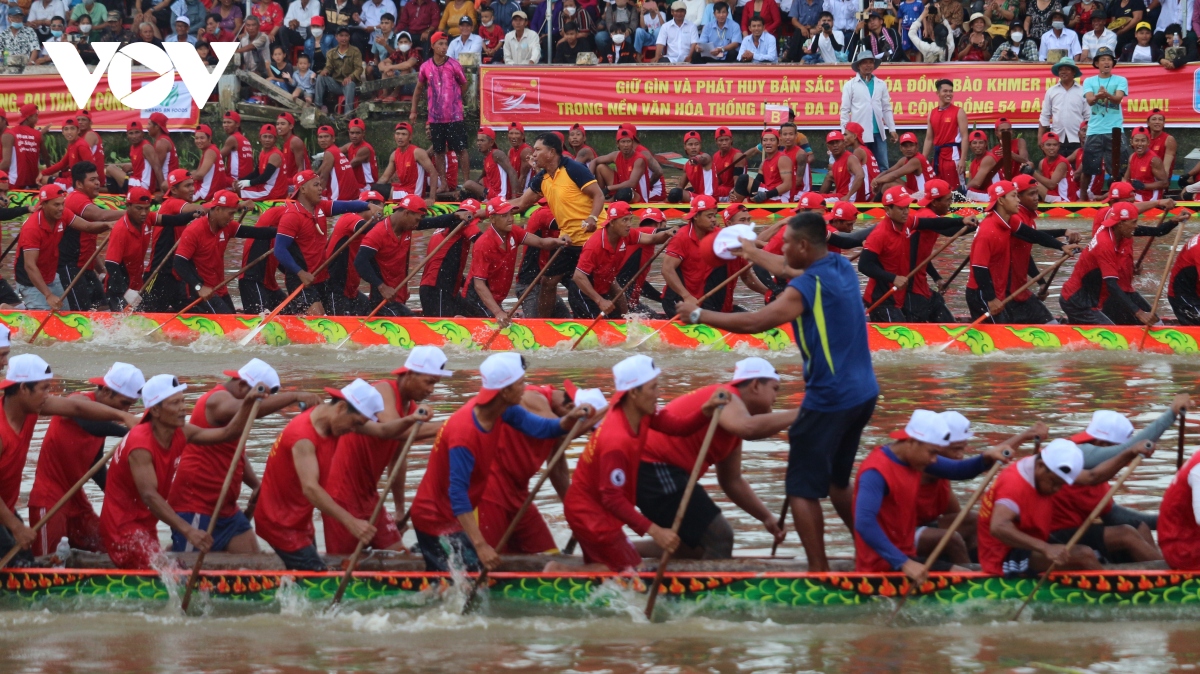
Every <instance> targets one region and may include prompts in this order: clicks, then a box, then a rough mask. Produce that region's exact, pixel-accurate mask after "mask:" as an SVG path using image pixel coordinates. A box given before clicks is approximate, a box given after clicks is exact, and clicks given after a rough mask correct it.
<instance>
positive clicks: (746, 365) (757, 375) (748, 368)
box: [729, 356, 779, 384]
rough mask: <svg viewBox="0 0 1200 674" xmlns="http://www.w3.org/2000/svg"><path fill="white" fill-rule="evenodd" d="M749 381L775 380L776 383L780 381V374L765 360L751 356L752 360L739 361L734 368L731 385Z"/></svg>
mask: <svg viewBox="0 0 1200 674" xmlns="http://www.w3.org/2000/svg"><path fill="white" fill-rule="evenodd" d="M748 379H774V380H775V381H779V373H778V372H776V371H775V367H774V366H772V365H771V364H770V363H769V362H767V360H766V359H765V358H759V357H758V356H751V357H750V358H745V359H742V360H739V361H738V362H737V364H736V365H734V366H733V379H731V380H730V381H729V383H730V384H740V383H741V382H744V381H746V380H748Z"/></svg>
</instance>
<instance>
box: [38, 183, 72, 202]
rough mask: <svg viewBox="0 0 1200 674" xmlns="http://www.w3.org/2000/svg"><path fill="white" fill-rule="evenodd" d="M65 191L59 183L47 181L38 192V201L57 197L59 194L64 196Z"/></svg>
mask: <svg viewBox="0 0 1200 674" xmlns="http://www.w3.org/2000/svg"><path fill="white" fill-rule="evenodd" d="M66 193H67V191H66V190H65V189H63V186H62V185H59V184H58V183H49V184H47V185H46V186H45V187H43V188H42V191H41V192H38V201H39V202H42V201H50V200H51V199H57V198H59V197H61V196H65V195H66Z"/></svg>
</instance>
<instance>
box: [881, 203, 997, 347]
mask: <svg viewBox="0 0 1200 674" xmlns="http://www.w3.org/2000/svg"><path fill="white" fill-rule="evenodd" d="M988 195H989V196H990V198H991V201H990V202H989V203H988V207H987V210H988V216H987V217H986V218H984V219H983V222H982V223H980V225H979V231H977V232H975V238H974V239H973V240H972V241H971V272H970V277H969V278H968V279H967V293H966V294H967V308H968V309H970V311H971V318H972V319H977V318H979V317H980V316H982V315H983V314H985V313H987V314H989V317H988V320H989V321H990V322H992V323H1006V322H1008V320H1007V317H1006V315H1005V314H1004V311H1003V307H1001V306H1000V301H1001V300H1003V299H1004V298H1006V297H1008V291H1009V287H1008V284H1009V277H1010V276H1011V269H1010V267H1009V265H1010V263H1011V261H1012V233H1013V230H1014V229H1016V228H1017V227H1018V226H1019V225H1020V224H1021V223H1020V221H1019V220H1018V219H1017V217H1016V216H1017V211H1018V210H1019V209H1020V208H1021V202H1020V200H1018V198H1017V186H1016V185H1014V184H1013V183H1011V182H1008V181H1007V180H1002V181H1000V182H998V183H993V184H992V185H991V187H988ZM860 264H861V263H860Z"/></svg>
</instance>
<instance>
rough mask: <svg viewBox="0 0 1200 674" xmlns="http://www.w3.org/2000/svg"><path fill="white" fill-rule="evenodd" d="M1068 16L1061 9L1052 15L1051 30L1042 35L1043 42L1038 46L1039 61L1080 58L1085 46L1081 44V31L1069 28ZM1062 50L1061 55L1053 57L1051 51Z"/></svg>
mask: <svg viewBox="0 0 1200 674" xmlns="http://www.w3.org/2000/svg"><path fill="white" fill-rule="evenodd" d="M1066 21H1067V17H1066V15H1065V14H1063V13H1062V12H1061V11H1059V12H1054V13H1053V14H1051V15H1050V30H1049V32H1047V33H1046V34H1044V35H1042V43H1041V46H1040V47H1039V48H1038V60H1039V61H1054V62H1055V63H1057V62H1058V61H1059V59H1061V58H1064V57H1065V58H1071V59H1073V58H1078V57H1079V52H1081V51H1083V48H1082V47H1080V46H1079V33H1076V32H1075V31H1073V30H1067V23H1066ZM1052 51H1056V52H1060V53H1061V56H1058V57H1057V58H1054V59H1051V58H1049V57H1050V52H1052Z"/></svg>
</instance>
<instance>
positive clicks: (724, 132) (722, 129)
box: [713, 126, 733, 138]
mask: <svg viewBox="0 0 1200 674" xmlns="http://www.w3.org/2000/svg"><path fill="white" fill-rule="evenodd" d="M713 137H714V138H733V132H732V131H730V130H729V127H727V126H718V127H717V131H716V133H714V134H713Z"/></svg>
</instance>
